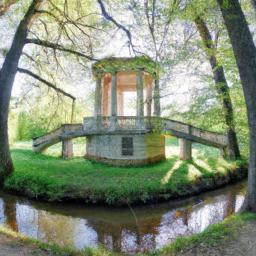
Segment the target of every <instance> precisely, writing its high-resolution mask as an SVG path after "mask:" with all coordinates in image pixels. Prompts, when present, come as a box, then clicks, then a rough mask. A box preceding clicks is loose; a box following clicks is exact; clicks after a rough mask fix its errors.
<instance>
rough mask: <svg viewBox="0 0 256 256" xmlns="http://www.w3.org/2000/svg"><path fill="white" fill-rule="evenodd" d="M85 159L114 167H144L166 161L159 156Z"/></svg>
mask: <svg viewBox="0 0 256 256" xmlns="http://www.w3.org/2000/svg"><path fill="white" fill-rule="evenodd" d="M85 158H86V159H88V160H91V161H95V162H99V163H103V164H109V165H113V166H143V165H147V164H152V163H157V162H159V161H162V160H166V157H165V155H158V156H154V157H149V158H146V159H109V158H105V157H98V156H93V155H89V154H86V155H85Z"/></svg>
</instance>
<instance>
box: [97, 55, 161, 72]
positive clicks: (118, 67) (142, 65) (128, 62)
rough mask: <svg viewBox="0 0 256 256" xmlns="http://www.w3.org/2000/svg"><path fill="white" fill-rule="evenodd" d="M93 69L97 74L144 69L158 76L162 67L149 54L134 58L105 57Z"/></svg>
mask: <svg viewBox="0 0 256 256" xmlns="http://www.w3.org/2000/svg"><path fill="white" fill-rule="evenodd" d="M92 69H93V73H94V74H95V75H97V74H106V73H115V72H118V71H137V70H144V71H145V72H148V73H149V74H151V75H152V76H156V75H158V73H159V70H160V67H159V65H158V64H157V63H156V62H154V61H153V60H152V59H151V58H149V57H147V56H137V57H133V58H114V57H111V58H105V59H102V60H100V61H97V62H96V63H94V64H93V66H92Z"/></svg>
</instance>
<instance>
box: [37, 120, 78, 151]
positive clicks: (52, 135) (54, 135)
mask: <svg viewBox="0 0 256 256" xmlns="http://www.w3.org/2000/svg"><path fill="white" fill-rule="evenodd" d="M78 131H83V125H82V124H63V125H61V127H59V128H57V129H55V130H53V131H51V132H49V133H47V134H45V135H42V136H39V137H35V138H33V147H36V146H38V145H41V144H43V143H46V142H48V141H53V140H56V139H60V138H61V137H62V136H63V135H65V134H70V133H77V132H78Z"/></svg>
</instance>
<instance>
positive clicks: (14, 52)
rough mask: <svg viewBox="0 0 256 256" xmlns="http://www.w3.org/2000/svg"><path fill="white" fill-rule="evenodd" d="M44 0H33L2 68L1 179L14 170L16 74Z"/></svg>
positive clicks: (0, 89)
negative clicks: (11, 123) (11, 115)
mask: <svg viewBox="0 0 256 256" xmlns="http://www.w3.org/2000/svg"><path fill="white" fill-rule="evenodd" d="M42 2H43V0H33V1H32V3H31V5H30V7H29V8H28V10H27V13H26V14H25V16H24V18H23V19H22V20H21V22H20V24H19V26H18V28H17V31H16V33H15V36H14V39H13V42H12V45H11V48H10V50H9V52H8V53H7V55H6V58H5V60H4V63H3V66H2V68H1V70H0V181H3V179H4V177H5V176H7V175H10V174H11V173H12V171H13V163H12V159H11V155H10V151H9V140H8V111H9V105H10V98H11V92H12V87H13V83H14V79H15V75H16V72H17V68H18V63H19V59H20V56H21V54H22V50H23V47H24V45H25V40H26V37H27V34H28V28H29V26H30V24H31V23H32V21H33V18H34V17H35V15H36V12H35V10H36V9H37V8H38V7H39V6H40V5H41V3H42Z"/></svg>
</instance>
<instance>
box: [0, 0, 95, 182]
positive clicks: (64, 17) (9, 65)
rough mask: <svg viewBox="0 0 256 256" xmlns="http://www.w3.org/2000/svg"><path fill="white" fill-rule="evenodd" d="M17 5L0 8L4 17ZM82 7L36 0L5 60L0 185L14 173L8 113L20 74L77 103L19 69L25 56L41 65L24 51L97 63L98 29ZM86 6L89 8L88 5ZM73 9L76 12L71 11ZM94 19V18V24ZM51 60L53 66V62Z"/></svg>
mask: <svg viewBox="0 0 256 256" xmlns="http://www.w3.org/2000/svg"><path fill="white" fill-rule="evenodd" d="M15 2H18V1H5V3H6V4H8V5H5V6H2V5H0V7H3V8H2V10H3V11H2V14H4V13H5V12H6V11H8V8H9V7H10V6H11V4H14V3H15ZM78 3H79V1H76V2H75V3H74V2H70V5H69V4H68V2H67V1H64V0H63V1H61V0H58V1H54V2H53V1H50V0H32V1H31V2H30V5H29V7H28V9H27V11H26V13H25V15H24V17H23V19H22V20H21V21H20V22H19V25H18V27H17V29H16V32H15V35H14V37H13V40H12V44H11V47H10V49H9V50H8V52H7V54H6V56H5V57H4V62H3V65H2V68H1V69H0V182H2V181H3V180H4V177H5V176H8V175H10V174H11V173H12V171H13V169H14V167H13V163H12V159H11V155H10V151H9V140H8V112H9V105H10V99H11V93H12V88H13V84H14V79H15V76H16V73H17V72H20V73H22V74H25V75H29V76H30V77H32V78H33V79H36V80H38V81H39V82H41V83H44V84H45V85H47V86H48V87H50V88H51V89H54V90H55V91H56V92H57V93H61V94H62V95H64V96H67V97H69V98H71V99H72V100H74V97H73V96H72V95H71V94H69V93H66V92H65V91H64V90H62V89H61V88H58V87H57V86H56V85H55V84H53V83H52V82H49V81H48V80H46V79H45V78H42V77H41V76H40V75H38V74H36V73H35V72H33V70H28V69H25V68H23V67H19V62H20V59H21V56H25V57H27V58H28V59H29V60H30V62H33V66H35V64H36V65H37V63H36V61H35V59H33V57H31V56H30V55H29V54H27V53H26V52H24V51H23V49H24V46H25V45H26V44H30V45H34V46H37V47H43V48H44V49H51V50H52V51H53V53H52V55H53V56H54V58H55V59H56V62H57V64H56V65H58V64H59V62H58V54H57V53H56V52H64V53H65V54H72V55H74V56H76V57H77V58H79V57H82V58H83V59H86V60H88V59H90V60H93V59H94V58H93V57H92V47H91V43H90V36H89V32H88V31H90V30H91V29H95V28H94V27H93V26H91V25H90V24H88V23H86V22H84V19H86V18H87V17H88V15H86V14H85V13H84V12H83V8H81V6H80V5H79V4H78ZM88 3H89V1H88ZM88 3H87V4H88ZM9 4H10V5H9ZM60 6H61V7H60ZM84 6H86V7H87V5H84ZM42 7H44V8H42ZM71 7H72V10H70V8H71ZM87 14H88V13H87ZM39 15H40V16H42V17H43V18H40V19H37V20H38V21H39V22H38V23H41V24H42V27H43V28H44V31H45V32H44V33H41V34H40V33H36V32H38V31H36V32H35V31H33V28H32V24H34V22H33V21H34V20H35V18H36V17H38V16H39ZM50 19H51V20H50ZM88 19H89V18H88ZM92 19H93V18H92V17H90V20H92ZM56 32H57V33H56ZM79 33H80V34H79ZM42 34H44V37H43V38H41V35H42ZM29 35H30V37H29ZM74 37H75V38H74ZM78 38H79V40H78ZM52 40H54V41H52ZM87 42H89V43H88V47H87V45H86V43H87ZM79 43H81V44H79ZM65 45H67V46H65ZM84 50H85V51H89V54H86V53H85V52H84ZM39 52H41V51H39ZM37 59H38V58H37ZM47 60H48V62H49V58H48V59H47ZM41 66H43V65H41Z"/></svg>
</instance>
